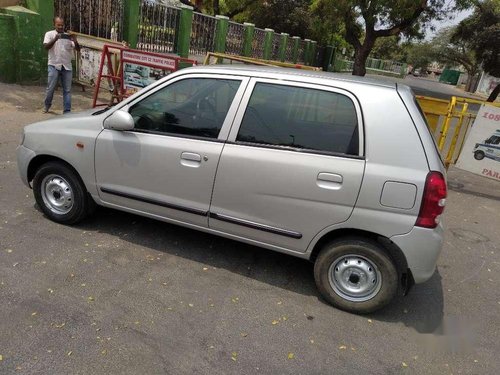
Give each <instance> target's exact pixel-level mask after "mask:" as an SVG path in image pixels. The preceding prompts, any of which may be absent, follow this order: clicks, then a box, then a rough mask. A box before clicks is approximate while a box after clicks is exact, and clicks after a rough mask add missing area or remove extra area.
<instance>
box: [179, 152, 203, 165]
mask: <svg viewBox="0 0 500 375" xmlns="http://www.w3.org/2000/svg"><path fill="white" fill-rule="evenodd" d="M181 164H182V165H184V166H186V167H191V168H198V167H199V166H200V165H201V155H200V154H196V153H194V152H183V153H182V154H181Z"/></svg>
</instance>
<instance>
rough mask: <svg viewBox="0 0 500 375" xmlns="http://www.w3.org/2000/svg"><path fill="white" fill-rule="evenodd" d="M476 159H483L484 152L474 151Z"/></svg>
mask: <svg viewBox="0 0 500 375" xmlns="http://www.w3.org/2000/svg"><path fill="white" fill-rule="evenodd" d="M474 159H476V160H483V159H484V152H482V151H476V152H474Z"/></svg>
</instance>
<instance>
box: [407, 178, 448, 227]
mask: <svg viewBox="0 0 500 375" xmlns="http://www.w3.org/2000/svg"><path fill="white" fill-rule="evenodd" d="M445 204H446V181H445V180H444V176H443V175H442V174H441V173H440V172H435V171H431V172H429V174H428V175H427V178H426V180H425V187H424V196H423V197H422V205H421V206H420V213H419V214H418V219H417V222H416V223H415V225H416V226H418V227H424V228H436V227H437V225H438V224H439V215H441V214H442V213H443V211H444V206H445Z"/></svg>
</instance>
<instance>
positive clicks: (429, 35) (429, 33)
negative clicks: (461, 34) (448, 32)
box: [425, 9, 474, 40]
mask: <svg viewBox="0 0 500 375" xmlns="http://www.w3.org/2000/svg"><path fill="white" fill-rule="evenodd" d="M473 12H474V9H469V10H465V11H462V12H459V13H457V14H456V15H455V16H454V17H453V18H452V19H451V20H443V21H434V22H432V24H433V25H434V27H435V28H436V31H434V32H432V31H430V30H428V31H427V34H426V36H425V39H426V40H430V39H432V37H433V36H434V35H436V33H437V32H438V31H439V30H440V29H443V28H445V27H450V26H454V25H457V24H458V23H459V22H460V21H462V20H463V19H464V18H467V17H469V16H470V15H471V14H472V13H473Z"/></svg>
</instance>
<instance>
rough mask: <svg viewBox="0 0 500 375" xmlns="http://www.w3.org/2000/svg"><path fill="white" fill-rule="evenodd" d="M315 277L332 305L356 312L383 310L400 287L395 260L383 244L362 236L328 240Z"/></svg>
mask: <svg viewBox="0 0 500 375" xmlns="http://www.w3.org/2000/svg"><path fill="white" fill-rule="evenodd" d="M341 275H342V276H343V277H340V276H341ZM314 279H315V281H316V286H317V287H318V289H319V291H320V293H321V295H322V296H323V297H324V298H325V299H326V300H327V301H328V302H329V303H330V304H332V305H333V306H335V307H337V308H339V309H341V310H345V311H349V312H353V313H356V314H367V313H371V312H374V311H376V310H379V309H381V308H382V307H384V306H386V305H387V304H388V303H389V302H390V301H391V300H392V299H393V298H394V297H395V296H396V294H397V292H398V289H399V283H398V280H399V274H398V271H397V268H396V266H395V263H394V262H393V261H392V259H391V258H390V256H389V255H388V254H387V252H386V250H385V249H384V248H383V246H381V245H380V244H379V243H377V242H376V241H373V240H371V239H368V238H363V237H345V238H341V239H337V240H334V241H332V242H330V243H328V244H327V245H326V246H325V247H324V248H323V249H322V250H321V252H320V254H319V255H318V258H317V259H316V262H315V264H314ZM358 286H359V289H357V288H358ZM363 288H368V289H367V290H366V291H365V292H362V290H363Z"/></svg>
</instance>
